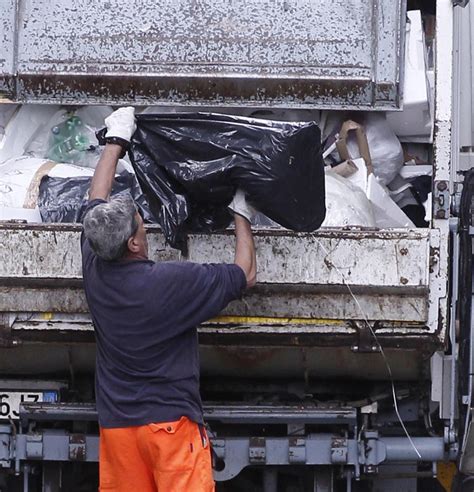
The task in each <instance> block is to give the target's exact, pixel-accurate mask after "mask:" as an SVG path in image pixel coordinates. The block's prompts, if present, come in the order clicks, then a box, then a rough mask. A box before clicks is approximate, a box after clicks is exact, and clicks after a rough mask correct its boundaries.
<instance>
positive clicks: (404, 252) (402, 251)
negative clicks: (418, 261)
mask: <svg viewBox="0 0 474 492" xmlns="http://www.w3.org/2000/svg"><path fill="white" fill-rule="evenodd" d="M400 254H401V255H402V256H406V255H407V254H408V249H407V248H402V249H401V250H400Z"/></svg>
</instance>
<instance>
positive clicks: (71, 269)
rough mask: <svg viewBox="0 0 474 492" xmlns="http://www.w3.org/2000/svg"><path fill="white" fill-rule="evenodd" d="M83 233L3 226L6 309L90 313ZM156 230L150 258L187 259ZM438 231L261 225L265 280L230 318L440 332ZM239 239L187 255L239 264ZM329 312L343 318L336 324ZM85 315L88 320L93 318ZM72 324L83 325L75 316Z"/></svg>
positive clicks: (223, 239)
mask: <svg viewBox="0 0 474 492" xmlns="http://www.w3.org/2000/svg"><path fill="white" fill-rule="evenodd" d="M80 233H81V228H80V226H77V225H73V224H68V225H63V224H61V225H60V224H56V225H54V224H29V225H22V224H15V225H13V224H3V225H0V306H1V311H3V312H7V313H8V312H9V313H21V312H28V313H29V312H38V313H47V314H46V318H43V319H42V320H41V326H40V329H47V327H48V326H51V328H53V329H55V326H56V327H58V326H59V324H60V323H62V320H61V319H59V318H58V315H56V314H55V315H54V316H53V315H52V314H51V313H59V316H60V315H61V313H62V314H66V313H68V314H78V313H87V304H86V301H85V298H84V295H83V292H82V290H81V280H82V277H81V275H82V274H81V253H80ZM148 238H149V249H150V257H151V258H152V259H154V260H156V261H166V260H178V261H179V260H183V258H181V255H180V253H179V252H178V251H176V250H173V249H171V248H169V247H167V246H166V245H165V242H164V238H163V235H162V234H161V232H159V230H158V229H157V228H156V227H151V228H149V229H148ZM434 239H436V241H438V242H439V237H438V231H436V230H433V231H430V230H428V229H418V230H399V231H390V232H389V231H341V230H321V231H319V232H317V233H314V234H297V233H292V232H283V231H272V232H270V231H264V230H260V231H256V232H255V242H256V246H257V251H258V256H257V262H258V285H257V287H256V288H255V289H252V290H251V291H249V292H248V293H246V295H245V297H244V299H243V300H242V301H236V302H234V303H232V304H230V305H229V306H228V307H227V308H226V310H225V311H224V312H223V313H222V315H223V316H226V317H227V318H225V319H224V321H223V323H224V324H228V325H234V326H235V325H239V324H242V323H244V324H246V325H247V326H248V327H249V331H255V332H258V331H259V329H260V328H259V327H261V326H269V327H270V331H271V330H272V328H271V326H273V325H274V326H277V325H278V326H286V327H287V328H288V330H289V329H290V326H292V325H295V324H296V325H298V324H299V325H298V326H303V327H304V326H308V327H309V328H308V329H310V330H312V331H313V332H315V333H316V332H317V331H318V330H319V331H321V330H322V332H324V333H330V332H333V331H334V330H336V331H337V330H342V331H347V329H348V327H349V324H348V323H350V321H351V320H361V319H364V317H366V318H367V319H370V320H377V321H379V322H383V323H384V326H387V329H388V330H389V332H393V331H394V330H395V331H397V330H398V328H397V326H395V328H393V329H392V328H390V327H389V326H388V325H386V323H392V322H395V323H404V324H405V326H404V327H402V328H403V329H405V328H406V326H407V324H408V325H409V324H410V323H417V324H418V325H419V326H418V328H416V329H417V330H418V329H421V330H422V331H426V328H425V327H426V326H429V330H428V331H429V332H431V333H435V332H436V330H437V324H436V323H435V322H433V323H430V322H429V319H428V318H429V317H428V308H429V305H430V300H429V296H431V297H432V299H433V300H434V301H435V302H436V292H431V291H430V288H429V275H430V273H429V272H430V269H432V268H434V267H435V266H436V251H437V250H436V248H434V247H433V245H434ZM234 241H235V239H234V236H233V233H232V231H225V232H223V233H218V234H211V235H198V234H196V235H191V236H189V239H188V249H189V257H188V260H191V261H195V262H200V263H206V262H232V261H233V251H234ZM348 286H349V287H350V290H349V288H348ZM353 295H355V296H356V299H357V300H356V299H355V298H354V297H353ZM431 302H433V301H431ZM239 317H240V318H239ZM236 318H239V319H236ZM241 318H243V319H241ZM250 318H252V319H250ZM29 319H30V321H31V319H32V318H29ZM321 320H322V321H321ZM325 320H326V321H325ZM330 320H336V321H337V320H339V321H342V325H341V326H340V327H338V326H336V325H334V324H333V323H329V324H328V322H329V321H330ZM70 321H71V320H70V318H67V320H66V324H67V323H69V322H70ZM55 323H56V325H55ZM58 323H59V324H58ZM81 323H83V324H84V323H85V324H86V325H87V324H88V323H89V320H88V318H86V319H85V320H84V321H81ZM318 323H319V324H321V323H322V325H321V326H322V328H321V329H319V328H317V326H316V325H318ZM35 326H39V325H35ZM71 329H72V330H73V331H74V330H80V329H81V328H80V326H79V324H77V320H76V322H75V323H72V324H71ZM299 329H300V328H298V330H299ZM288 330H287V331H288ZM267 331H268V330H267ZM402 331H403V330H402Z"/></svg>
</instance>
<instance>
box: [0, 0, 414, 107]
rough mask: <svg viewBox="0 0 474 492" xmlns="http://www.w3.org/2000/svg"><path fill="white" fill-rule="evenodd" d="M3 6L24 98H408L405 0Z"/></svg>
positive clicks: (269, 102)
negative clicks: (403, 76) (403, 90)
mask: <svg viewBox="0 0 474 492" xmlns="http://www.w3.org/2000/svg"><path fill="white" fill-rule="evenodd" d="M16 3H17V4H18V9H17V10H15V8H14V5H15V4H16ZM0 7H1V9H2V21H0V53H2V55H0V77H3V80H2V82H0V91H1V92H2V93H3V97H6V98H10V99H13V100H18V101H43V102H63V103H75V104H78V103H88V104H90V103H94V102H99V101H100V102H105V103H111V102H115V103H123V102H135V103H137V104H138V103H140V104H152V103H153V104H157V103H158V104H159V103H162V104H168V105H169V104H170V103H171V104H182V105H200V104H201V105H207V106H213V105H217V106H226V105H228V106H235V105H239V106H245V105H247V106H280V107H345V108H349V107H352V108H354V107H355V108H359V109H360V108H363V107H367V108H375V107H382V108H383V107H397V106H398V105H399V102H400V101H399V96H400V93H399V86H400V85H399V79H400V73H399V69H400V67H401V66H402V64H401V63H400V54H401V53H402V52H403V43H404V39H403V35H404V31H405V30H404V22H405V15H404V12H405V0H370V1H369V0H318V1H317V2H315V1H314V0H163V1H161V2H155V1H154V0H143V1H140V2H135V1H132V0H128V1H127V0H107V1H105V2H95V1H94V0H18V2H15V1H14V0H1V1H0ZM2 85H3V87H2Z"/></svg>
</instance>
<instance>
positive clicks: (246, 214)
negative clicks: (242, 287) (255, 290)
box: [229, 190, 257, 288]
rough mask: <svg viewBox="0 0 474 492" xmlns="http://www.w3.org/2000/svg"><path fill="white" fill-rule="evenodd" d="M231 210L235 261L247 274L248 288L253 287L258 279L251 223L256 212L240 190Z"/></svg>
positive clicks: (231, 205) (230, 206)
mask: <svg viewBox="0 0 474 492" xmlns="http://www.w3.org/2000/svg"><path fill="white" fill-rule="evenodd" d="M229 208H230V209H231V210H232V211H233V212H234V220H235V239H236V241H235V259H234V263H235V264H236V265H239V267H240V268H242V270H243V271H244V273H245V278H246V279H247V288H249V287H253V286H254V285H255V282H256V279H257V258H256V254H255V244H254V241H253V235H252V229H251V227H250V222H251V220H252V216H253V215H254V214H255V211H254V210H253V209H252V207H250V205H248V204H247V202H246V200H245V195H244V193H243V191H241V190H238V191H237V193H236V194H235V197H234V199H233V200H232V202H231V204H230V205H229Z"/></svg>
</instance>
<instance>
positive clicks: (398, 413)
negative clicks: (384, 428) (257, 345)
mask: <svg viewBox="0 0 474 492" xmlns="http://www.w3.org/2000/svg"><path fill="white" fill-rule="evenodd" d="M313 237H314V239H316V241H317V242H318V244H319V246H320V247H321V249H322V250H323V251H324V252H325V253H326V255H328V256H330V254H331V253H330V252H329V251H328V250H327V249H326V248H325V246H324V245H323V244H322V243H321V241H319V239H318V238H316V237H315V236H313ZM331 265H332V266H333V267H334V268H335V270H336V271H337V272H338V273H339V274H340V275H341V277H342V281H343V283H344V285H345V286H346V287H347V290H348V291H349V294H350V295H351V296H352V298H353V299H354V301H355V303H356V304H357V307H358V308H359V311H360V312H361V314H362V316H363V319H364V321H365V324H366V325H367V327H368V328H369V330H370V332H371V333H372V336H373V337H374V340H375V342H376V344H377V346H378V347H379V349H380V353H381V354H382V357H383V360H384V362H385V366H386V367H387V372H388V375H389V377H390V384H391V386H392V398H393V405H394V407H395V413H396V414H397V417H398V421H399V422H400V425H401V426H402V429H403V431H404V432H405V435H406V436H407V438H408V441H409V442H410V444H411V447H412V448H413V449H414V451H415V453H416V455H417V456H418V458H419V459H420V460H421V454H420V452H419V451H418V449H417V448H416V446H415V443H414V442H413V439H412V438H411V436H410V434H409V433H408V430H407V428H406V427H405V424H404V423H403V420H402V417H401V415H400V412H399V410H398V403H397V393H396V391H395V383H394V381H393V374H392V368H391V367H390V364H389V362H388V359H387V356H386V355H385V352H384V350H383V347H382V345H381V344H380V342H379V340H378V338H377V335H376V334H375V331H374V330H373V328H372V326H371V325H370V323H369V320H368V318H367V315H366V313H365V311H364V310H363V309H362V306H361V305H360V303H359V300H358V299H357V297H356V296H355V295H354V293H353V292H352V289H351V287H350V285H349V284H348V283H347V282H346V276H345V275H344V273H343V272H341V270H339V268H338V267H337V265H334V263H332V262H331Z"/></svg>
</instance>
